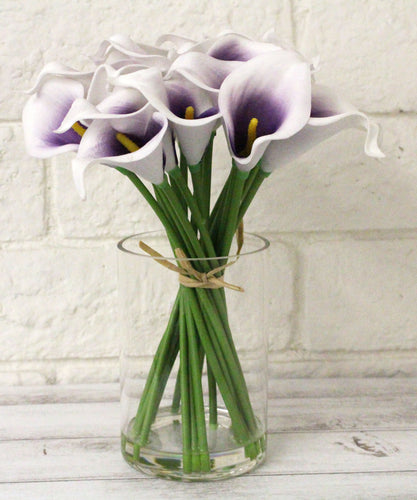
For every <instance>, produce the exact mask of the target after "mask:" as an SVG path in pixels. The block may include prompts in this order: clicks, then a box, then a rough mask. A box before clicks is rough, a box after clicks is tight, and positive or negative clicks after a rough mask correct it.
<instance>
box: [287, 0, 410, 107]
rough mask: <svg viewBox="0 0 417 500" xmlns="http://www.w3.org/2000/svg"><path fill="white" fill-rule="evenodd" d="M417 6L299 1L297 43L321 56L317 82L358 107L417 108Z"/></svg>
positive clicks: (373, 0) (399, 1)
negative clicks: (340, 94) (329, 87)
mask: <svg viewBox="0 0 417 500" xmlns="http://www.w3.org/2000/svg"><path fill="white" fill-rule="evenodd" d="M297 5H298V2H297ZM415 7H416V5H415V2H414V0H396V1H384V2H381V1H380V0H369V1H367V2H364V1H363V0H352V1H350V2H345V1H343V0H335V1H332V2H329V1H326V0H318V1H317V0H314V1H311V0H308V1H301V6H298V9H295V23H296V25H298V24H300V25H301V26H302V27H303V31H301V29H298V30H297V31H299V33H300V36H299V40H298V42H299V43H298V45H299V47H300V49H301V50H304V49H306V50H308V51H310V52H313V51H314V49H315V51H316V55H320V59H321V70H320V71H319V72H318V73H317V74H316V77H317V81H318V82H319V83H324V84H326V85H329V86H334V87H335V88H337V89H340V90H341V92H342V93H343V95H344V96H345V97H347V98H348V99H350V100H351V101H352V102H353V103H354V104H355V105H356V106H358V107H359V108H363V109H364V110H366V111H368V112H375V111H389V112H391V111H399V110H404V111H410V110H414V111H416V110H417V93H416V92H415V75H416V73H417V11H416V8H415Z"/></svg>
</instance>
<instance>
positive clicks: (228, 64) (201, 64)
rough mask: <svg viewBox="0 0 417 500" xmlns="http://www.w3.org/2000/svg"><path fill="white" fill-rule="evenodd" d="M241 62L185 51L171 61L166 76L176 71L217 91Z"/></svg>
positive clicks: (170, 75)
mask: <svg viewBox="0 0 417 500" xmlns="http://www.w3.org/2000/svg"><path fill="white" fill-rule="evenodd" d="M242 64H243V63H242V62H239V61H222V60H220V59H215V58H214V57H211V56H209V55H207V54H204V53H202V52H186V53H185V54H182V55H180V56H179V57H178V58H177V59H176V60H175V61H174V62H173V63H172V65H171V67H170V69H169V72H168V74H167V78H169V77H172V76H173V75H174V74H175V73H177V74H179V75H181V76H183V77H184V78H186V79H187V80H189V81H190V82H192V83H194V84H195V85H197V86H198V87H200V88H202V89H205V90H207V91H209V92H215V93H217V92H218V91H219V88H220V86H221V84H222V83H223V81H224V79H225V78H226V77H227V76H228V75H229V74H230V73H231V72H232V71H234V70H235V69H237V68H238V67H240V66H241V65H242Z"/></svg>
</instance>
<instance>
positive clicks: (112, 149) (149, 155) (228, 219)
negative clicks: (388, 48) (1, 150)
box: [23, 32, 383, 478]
mask: <svg viewBox="0 0 417 500" xmlns="http://www.w3.org/2000/svg"><path fill="white" fill-rule="evenodd" d="M166 47H168V48H166ZM92 60H93V62H94V65H95V66H94V68H93V69H92V70H91V71H86V72H79V71H77V70H75V69H73V68H71V67H69V66H65V65H63V64H60V63H50V64H48V65H46V66H45V68H44V69H43V70H42V71H41V73H40V75H39V77H38V79H37V81H36V83H35V85H34V87H33V88H32V89H31V90H30V91H29V92H30V93H31V94H32V95H31V97H30V98H29V100H28V102H27V104H26V106H25V108H24V111H23V126H24V132H25V141H26V148H27V151H28V152H29V154H31V155H33V156H35V157H39V158H48V157H51V156H52V155H56V154H59V153H64V152H67V151H73V152H76V156H75V158H74V159H73V160H72V171H73V177H74V181H75V186H76V188H77V190H78V192H79V194H80V196H81V197H82V198H85V196H86V192H85V186H84V172H85V170H86V168H87V167H88V166H90V165H92V164H102V165H107V166H109V167H112V168H115V169H117V170H118V171H119V172H120V173H122V174H123V175H125V176H127V177H128V178H129V179H130V181H131V182H132V183H133V185H134V186H135V187H136V188H137V189H138V191H139V192H140V193H141V194H142V195H143V196H144V198H145V199H146V201H147V202H148V203H149V205H150V207H151V208H152V209H153V211H154V212H155V214H156V215H157V216H158V217H159V219H160V221H161V223H162V225H163V227H164V229H165V231H166V234H167V237H168V239H169V242H170V245H171V247H172V250H173V252H174V255H175V256H176V257H177V259H178V266H177V268H176V271H177V272H178V273H179V274H180V286H179V289H178V295H177V298H176V300H175V302H174V305H173V308H172V312H171V316H170V319H169V322H168V324H167V327H166V330H165V333H164V334H163V336H162V339H161V341H160V344H159V347H158V350H157V352H156V355H155V357H154V360H153V364H152V367H151V370H150V373H149V376H148V380H147V382H146V384H145V387H144V390H143V394H142V396H141V399H140V404H139V405H138V408H137V412H136V416H135V418H134V419H133V420H132V422H131V423H130V427H129V436H127V435H125V436H124V444H123V447H124V449H123V452H124V454H125V457H126V458H127V459H128V460H129V461H131V462H135V461H136V464H139V467H140V464H144V463H145V461H144V458H143V456H142V455H141V450H143V449H145V448H146V446H147V445H148V442H149V436H150V433H151V432H152V425H153V424H154V422H155V419H156V418H157V414H158V409H159V406H160V404H161V399H162V396H163V393H164V390H165V387H166V383H167V380H168V376H169V374H170V372H171V370H172V368H173V366H174V363H175V362H177V363H178V361H176V360H177V359H179V364H180V367H179V370H178V380H177V382H178V383H177V385H176V388H175V394H174V399H173V401H172V411H177V412H178V415H179V416H180V422H181V433H182V456H181V459H180V461H179V463H177V464H176V465H175V466H174V467H173V468H174V469H176V470H177V471H178V470H179V469H180V470H181V474H172V475H173V476H177V477H180V476H182V477H188V478H196V477H202V476H204V475H205V474H206V475H207V477H209V475H210V473H211V472H213V471H214V469H215V466H216V464H215V462H214V461H213V459H212V457H211V449H210V446H209V444H208V439H207V434H208V428H209V426H211V428H215V427H216V425H217V418H218V415H217V400H218V398H220V397H221V398H222V400H223V401H224V404H225V407H226V409H227V412H228V415H229V417H230V428H231V432H232V434H233V439H234V440H235V442H236V443H237V444H238V445H239V446H241V447H242V448H243V450H244V455H245V457H246V458H247V460H249V461H250V462H251V463H254V464H256V463H257V462H260V461H261V460H262V459H263V457H264V455H265V453H264V452H265V429H264V428H262V426H261V425H260V424H259V421H258V419H257V416H256V415H255V413H254V410H253V408H252V404H251V400H250V397H249V393H248V389H247V384H246V381H245V377H244V375H243V371H242V368H241V365H240V362H239V356H238V354H237V350H236V348H235V345H234V341H233V336H232V332H231V329H230V325H229V321H228V313H227V302H226V296H225V290H224V288H225V287H229V288H232V289H233V292H232V293H236V291H237V292H239V291H241V289H240V288H239V287H238V286H234V285H231V284H229V283H227V282H226V281H225V279H224V276H225V273H226V267H227V265H230V264H231V263H230V262H229V263H228V256H229V253H230V251H231V245H232V241H233V239H234V235H235V233H236V232H238V233H239V235H240V236H241V234H242V231H241V229H242V221H243V218H244V216H245V213H246V211H247V210H248V208H249V206H250V203H251V201H252V200H253V198H254V196H255V195H256V193H257V192H258V189H259V188H260V186H261V184H262V183H263V182H264V180H265V179H267V178H268V176H269V175H270V174H271V172H273V171H274V170H275V169H277V168H280V167H281V166H283V165H285V164H287V163H289V162H291V161H293V160H294V159H296V158H297V157H298V156H299V155H301V154H303V153H305V152H306V151H307V150H309V149H311V148H312V147H314V146H315V145H316V144H318V143H320V142H321V141H323V140H325V139H327V138H329V137H330V136H332V135H334V134H336V133H338V132H339V131H341V130H342V129H344V128H347V127H359V128H362V129H364V131H365V132H366V136H365V148H364V149H365V153H366V154H367V155H370V156H374V157H381V156H383V154H382V153H381V151H380V149H379V148H378V145H377V136H378V127H377V126H376V125H375V124H374V123H372V122H371V121H370V120H369V119H368V117H367V116H366V115H364V114H363V113H361V112H360V111H358V110H357V109H356V108H355V107H354V106H352V105H351V104H350V103H348V102H346V101H345V100H344V99H343V98H342V97H340V96H338V95H337V94H336V93H335V92H334V91H333V90H331V89H329V88H327V87H324V86H322V85H319V84H317V83H315V80H314V73H315V71H316V67H315V64H312V63H311V62H310V61H308V60H306V59H305V58H304V57H303V56H302V55H301V54H299V53H298V52H297V51H295V50H294V49H292V48H289V47H286V46H284V45H283V44H280V43H279V42H278V40H277V39H276V37H275V35H274V34H273V33H271V32H268V33H267V34H266V35H265V36H264V37H263V40H262V41H254V40H252V39H250V38H247V37H245V36H242V35H239V34H236V33H230V32H227V33H222V34H220V35H219V36H217V37H214V38H208V39H205V40H203V41H201V42H196V41H194V40H190V39H188V38H184V37H180V36H176V35H164V36H162V37H160V38H159V40H158V41H157V43H156V46H149V45H145V44H142V43H135V42H133V41H132V40H131V39H130V38H128V37H125V36H123V35H116V36H113V37H111V38H109V39H108V40H105V41H103V42H102V43H101V45H100V46H99V49H98V51H97V53H96V54H95V55H94V57H93V58H92ZM219 127H222V128H223V130H224V133H225V136H226V138H227V143H228V147H229V151H230V156H231V169H230V173H229V176H228V178H227V180H226V182H225V184H224V187H223V189H222V190H221V193H220V194H219V196H218V198H217V200H215V202H214V203H212V200H211V198H212V196H211V178H212V152H213V144H214V137H215V134H216V131H217V129H218V128H219ZM213 201H214V200H213ZM238 239H239V250H238V253H239V251H240V246H241V244H242V241H241V238H240V237H239V238H238ZM142 249H143V250H144V251H145V252H147V253H149V254H150V255H152V256H153V257H155V258H156V259H159V258H160V257H161V256H160V255H159V254H157V252H155V251H154V250H153V249H151V248H149V247H148V246H147V245H146V244H145V243H143V244H142ZM187 259H195V260H194V262H192V265H190V264H189V263H188V264H186V262H185V261H186V260H187ZM160 263H161V262H160ZM165 264H167V263H165ZM168 267H169V265H168ZM171 267H172V265H171ZM174 267H175V266H174ZM204 366H205V367H206V368H205V369H204ZM203 372H204V373H206V374H207V379H208V397H207V398H206V397H205V395H204V394H203V392H204V391H203V383H202V377H203ZM206 409H207V411H206ZM127 441H129V446H130V448H129V450H130V451H131V452H128V447H127V445H126V442H127ZM159 465H160V464H159ZM171 465H172V464H171ZM144 469H146V467H144ZM242 470H243V469H242ZM245 470H247V468H246V469H245ZM159 472H160V471H159ZM167 475H170V474H169V473H168V474H167ZM216 477H220V476H216Z"/></svg>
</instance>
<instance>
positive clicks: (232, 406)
mask: <svg viewBox="0 0 417 500" xmlns="http://www.w3.org/2000/svg"><path fill="white" fill-rule="evenodd" d="M184 294H185V295H184V297H186V300H187V301H188V302H189V304H190V306H191V308H192V311H193V317H194V321H195V324H196V327H197V331H198V335H199V337H200V340H201V343H202V344H203V348H204V351H205V353H206V356H207V359H208V362H209V363H210V366H211V368H212V370H213V374H214V376H215V379H216V382H217V385H218V387H219V390H220V392H221V394H222V396H223V400H224V402H225V404H226V407H227V409H228V410H229V414H230V417H231V421H232V428H233V431H234V433H235V436H236V439H237V440H238V441H240V442H242V443H245V442H248V441H249V440H250V439H249V438H250V435H249V433H248V429H247V426H246V423H245V420H244V417H243V415H242V413H241V412H240V409H239V406H238V403H237V396H236V394H235V393H234V390H233V386H232V385H231V382H230V380H228V379H229V377H230V371H231V368H230V367H228V366H227V363H226V362H225V360H223V356H222V352H221V351H219V350H218V349H216V347H215V346H214V345H213V342H212V336H213V334H212V333H211V335H210V334H209V331H208V329H207V326H206V322H205V320H204V318H205V319H206V320H207V317H206V316H204V317H203V315H202V313H201V309H200V304H199V303H198V299H197V296H196V291H195V290H192V289H191V288H187V289H186V290H184ZM184 300H185V299H184Z"/></svg>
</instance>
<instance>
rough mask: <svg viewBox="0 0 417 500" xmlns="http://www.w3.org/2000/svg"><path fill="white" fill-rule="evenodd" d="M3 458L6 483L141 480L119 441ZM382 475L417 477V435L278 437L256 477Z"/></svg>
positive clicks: (40, 448) (1, 446)
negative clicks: (407, 474) (378, 473)
mask: <svg viewBox="0 0 417 500" xmlns="http://www.w3.org/2000/svg"><path fill="white" fill-rule="evenodd" d="M0 457H7V460H6V459H5V460H4V464H3V466H2V468H1V469H0V482H11V481H15V482H22V481H50V480H71V479H112V478H113V479H114V478H130V477H135V476H136V477H141V474H138V473H136V472H135V471H133V470H132V469H131V468H130V467H129V466H128V465H127V464H125V463H124V461H123V459H122V456H121V454H120V441H119V438H86V439H49V440H18V441H2V442H0ZM382 471H386V472H393V471H396V472H416V473H417V431H408V432H407V431H398V432H393V431H379V432H377V433H372V434H371V433H365V432H361V431H358V432H356V431H354V432H305V433H301V432H298V433H280V434H272V435H271V436H269V442H268V459H267V461H266V463H265V464H264V465H262V466H261V467H260V468H259V469H257V470H256V471H255V472H254V474H255V475H256V474H258V475H271V474H307V473H308V474H311V473H315V474H324V473H354V472H356V473H362V472H382ZM416 477H417V476H416Z"/></svg>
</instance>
